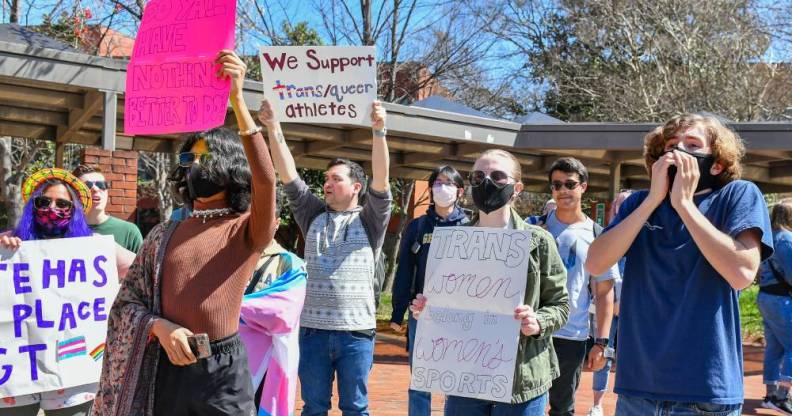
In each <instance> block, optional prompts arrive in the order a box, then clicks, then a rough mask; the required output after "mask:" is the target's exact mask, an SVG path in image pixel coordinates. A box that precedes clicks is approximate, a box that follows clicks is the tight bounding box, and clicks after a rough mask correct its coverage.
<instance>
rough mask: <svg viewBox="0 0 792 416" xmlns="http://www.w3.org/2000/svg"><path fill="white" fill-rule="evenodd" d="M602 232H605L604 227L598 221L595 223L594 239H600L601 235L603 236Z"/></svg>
mask: <svg viewBox="0 0 792 416" xmlns="http://www.w3.org/2000/svg"><path fill="white" fill-rule="evenodd" d="M602 230H603V228H602V226H601V225H599V224H598V223H597V222H596V221H594V227H593V230H592V231H593V232H594V238H597V237H599V236H600V234H602Z"/></svg>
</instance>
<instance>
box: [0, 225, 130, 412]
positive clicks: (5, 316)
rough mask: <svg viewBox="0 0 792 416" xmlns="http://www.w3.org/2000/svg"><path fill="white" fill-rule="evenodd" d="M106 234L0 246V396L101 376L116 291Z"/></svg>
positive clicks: (112, 253) (113, 262)
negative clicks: (10, 247)
mask: <svg viewBox="0 0 792 416" xmlns="http://www.w3.org/2000/svg"><path fill="white" fill-rule="evenodd" d="M114 245H115V242H114V241H113V237H111V236H96V237H80V238H61V239H55V240H40V241H28V242H24V243H22V247H21V248H20V249H19V250H17V251H16V252H11V251H9V250H6V249H0V339H2V340H3V342H2V344H1V345H0V398H2V397H10V396H19V395H23V394H30V393H38V392H43V391H51V390H59V389H63V388H67V387H74V386H79V385H83V384H90V383H97V382H99V376H100V373H101V370H102V356H103V354H104V346H105V337H106V335H107V316H108V314H109V312H110V307H111V306H112V305H113V301H114V300H115V296H116V294H117V293H118V288H119V283H118V271H117V269H116V259H115V247H114Z"/></svg>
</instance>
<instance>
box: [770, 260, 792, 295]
mask: <svg viewBox="0 0 792 416" xmlns="http://www.w3.org/2000/svg"><path fill="white" fill-rule="evenodd" d="M767 265H768V266H769V267H770V272H771V273H773V277H775V279H776V280H778V283H777V285H779V286H783V287H785V288H786V290H787V293H788V294H789V295H790V296H792V286H790V284H789V283H787V281H786V280H785V279H784V275H783V274H782V273H781V271H779V270H778V269H776V267H775V264H774V263H773V260H772V259H768V260H767Z"/></svg>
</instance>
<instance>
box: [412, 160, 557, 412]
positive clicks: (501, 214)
mask: <svg viewBox="0 0 792 416" xmlns="http://www.w3.org/2000/svg"><path fill="white" fill-rule="evenodd" d="M521 176H522V172H521V169H520V163H519V161H518V160H517V159H516V158H515V157H514V155H512V154H511V153H509V152H507V151H505V150H500V149H493V150H488V151H485V152H483V153H482V154H481V156H479V158H478V159H477V160H476V163H475V164H474V165H473V171H472V172H471V173H470V185H471V186H472V188H473V189H472V191H473V192H472V194H473V201H474V202H475V204H476V207H477V208H478V210H479V216H478V218H475V219H474V220H473V221H471V225H473V226H479V227H492V228H511V229H517V230H526V231H530V232H531V235H532V236H531V238H532V243H531V247H532V250H531V253H530V256H531V259H530V265H529V266H528V278H527V285H526V288H525V298H524V303H523V304H522V305H520V306H518V307H517V308H516V309H515V310H514V318H515V319H517V320H519V321H521V325H520V332H521V334H520V340H519V346H518V348H517V360H516V365H515V368H514V387H513V390H512V397H511V403H496V402H492V401H488V400H481V399H472V398H466V397H457V396H448V397H447V398H446V405H445V415H446V416H457V415H460V416H462V415H464V416H507V415H508V416H541V415H544V411H545V407H546V406H547V391H548V390H549V389H550V385H551V384H552V382H553V379H555V378H556V377H557V376H558V375H559V370H558V360H557V359H556V354H555V351H554V350H553V343H552V341H551V336H552V335H553V333H554V332H555V331H557V330H558V329H560V328H561V327H562V326H564V324H565V323H566V321H567V318H568V317H569V304H568V295H567V290H566V268H565V267H564V263H563V261H562V260H561V256H560V255H559V254H558V248H557V247H556V244H555V240H553V237H552V236H551V235H550V233H548V232H547V231H545V230H544V229H542V228H540V227H536V226H533V225H529V224H526V223H524V222H523V221H522V218H521V217H520V215H519V214H518V213H517V211H515V210H514V209H513V208H512V202H513V201H514V199H515V197H516V196H517V195H518V194H519V193H520V192H522V190H523V184H522V182H521ZM426 302H427V298H426V296H424V295H422V294H419V295H418V296H417V297H416V299H415V300H413V302H412V305H411V306H410V310H411V311H412V312H413V315H414V316H415V317H416V318H417V319H419V320H420V313H421V311H423V309H424V307H425V306H426Z"/></svg>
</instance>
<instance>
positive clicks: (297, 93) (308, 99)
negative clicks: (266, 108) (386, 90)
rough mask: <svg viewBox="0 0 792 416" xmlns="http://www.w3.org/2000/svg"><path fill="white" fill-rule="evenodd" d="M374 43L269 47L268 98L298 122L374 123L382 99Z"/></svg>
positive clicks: (264, 58)
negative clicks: (376, 103)
mask: <svg viewBox="0 0 792 416" xmlns="http://www.w3.org/2000/svg"><path fill="white" fill-rule="evenodd" d="M375 56H376V55H375V49H374V47H373V46H265V47H262V48H261V55H260V59H261V75H262V79H263V80H264V97H266V98H267V99H268V100H269V101H270V102H271V103H272V104H273V106H274V107H275V116H276V117H278V119H279V120H281V121H286V122H293V123H340V124H355V125H366V126H369V125H371V117H370V114H371V103H372V102H373V101H374V100H376V99H377V62H376V61H375Z"/></svg>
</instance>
